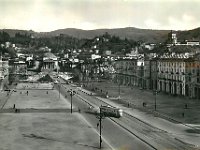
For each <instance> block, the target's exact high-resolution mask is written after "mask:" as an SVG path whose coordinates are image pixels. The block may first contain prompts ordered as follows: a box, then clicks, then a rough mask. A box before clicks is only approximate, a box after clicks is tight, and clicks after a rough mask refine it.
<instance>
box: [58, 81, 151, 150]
mask: <svg viewBox="0 0 200 150" xmlns="http://www.w3.org/2000/svg"><path fill="white" fill-rule="evenodd" d="M55 87H56V88H57V89H58V90H60V92H61V93H62V94H63V95H65V96H67V99H68V101H70V94H69V92H67V91H69V90H70V89H74V90H75V91H77V89H76V87H73V86H71V85H69V84H64V82H63V81H62V80H61V86H60V88H59V84H57V85H55ZM78 93H79V94H76V95H74V96H73V106H74V107H75V108H74V110H77V108H78V107H79V108H80V109H81V114H82V115H83V116H84V118H85V119H86V120H87V121H88V122H89V123H90V124H92V125H93V126H94V127H96V128H97V123H98V119H97V118H96V116H94V115H92V114H88V113H85V111H86V110H87V109H88V108H89V104H87V103H86V102H84V101H83V100H81V99H82V97H81V96H82V94H81V93H80V92H78ZM87 98H88V99H89V98H90V99H91V97H90V96H89V97H87ZM97 103H98V102H97V101H96V103H95V105H96V106H100V103H99V104H97ZM102 126H103V128H102V135H103V139H104V140H106V141H107V142H108V143H109V145H110V146H111V147H112V148H113V149H117V150H118V149H127V150H129V149H130V150H151V149H154V148H153V147H151V145H148V144H147V143H145V142H143V141H141V139H139V138H138V137H136V136H134V135H133V134H131V133H130V132H128V131H127V130H125V129H124V128H122V127H121V126H120V125H118V124H116V123H115V122H113V121H112V120H111V119H109V118H105V119H103V121H102ZM97 131H99V128H97Z"/></svg>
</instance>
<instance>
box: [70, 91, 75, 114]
mask: <svg viewBox="0 0 200 150" xmlns="http://www.w3.org/2000/svg"><path fill="white" fill-rule="evenodd" d="M74 94H75V91H73V90H72V89H71V92H70V96H71V114H72V96H74Z"/></svg>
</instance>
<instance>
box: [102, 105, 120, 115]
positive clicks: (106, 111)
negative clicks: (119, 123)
mask: <svg viewBox="0 0 200 150" xmlns="http://www.w3.org/2000/svg"><path fill="white" fill-rule="evenodd" d="M100 111H101V115H102V116H105V117H115V118H120V117H122V115H123V110H122V109H119V108H114V107H111V106H100Z"/></svg>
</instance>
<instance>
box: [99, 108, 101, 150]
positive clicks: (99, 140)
mask: <svg viewBox="0 0 200 150" xmlns="http://www.w3.org/2000/svg"><path fill="white" fill-rule="evenodd" d="M101 119H102V113H101V108H100V117H99V126H100V129H99V132H100V138H99V147H100V149H101V143H102V138H101Z"/></svg>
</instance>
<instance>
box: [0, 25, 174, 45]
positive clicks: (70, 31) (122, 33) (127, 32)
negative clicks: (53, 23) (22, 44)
mask: <svg viewBox="0 0 200 150" xmlns="http://www.w3.org/2000/svg"><path fill="white" fill-rule="evenodd" d="M1 31H4V32H7V33H8V34H9V35H10V36H11V37H14V36H15V34H16V33H20V34H29V35H30V34H31V35H33V36H34V37H36V38H39V37H54V36H58V35H60V34H66V35H69V36H72V37H75V38H79V39H81V38H84V39H92V38H94V37H96V36H100V35H103V34H104V33H106V32H107V33H108V34H110V35H115V36H119V37H120V38H121V39H124V38H128V39H132V40H135V41H144V42H156V43H157V42H163V41H165V40H166V39H167V34H168V33H169V32H170V31H168V30H149V29H138V28H134V27H128V28H116V29H96V30H82V29H75V28H66V29H59V30H55V31H51V32H34V31H32V30H29V31H26V30H16V29H3V30H0V32H1Z"/></svg>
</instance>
